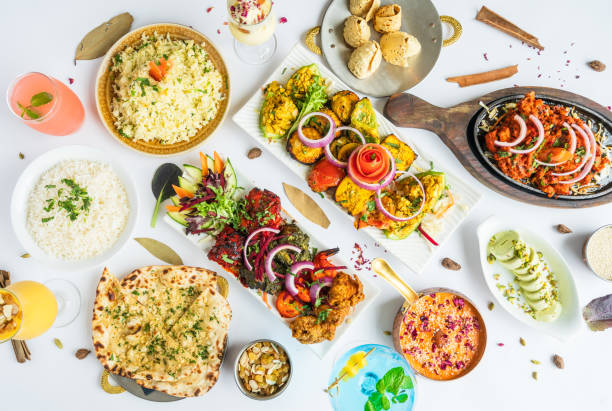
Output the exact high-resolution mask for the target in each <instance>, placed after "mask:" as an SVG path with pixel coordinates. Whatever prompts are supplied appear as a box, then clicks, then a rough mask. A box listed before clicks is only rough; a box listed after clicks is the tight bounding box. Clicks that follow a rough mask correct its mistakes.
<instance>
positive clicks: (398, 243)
mask: <svg viewBox="0 0 612 411" xmlns="http://www.w3.org/2000/svg"><path fill="white" fill-rule="evenodd" d="M311 63H316V64H317V65H318V66H319V69H320V70H321V74H322V75H323V77H324V78H326V79H327V80H329V81H330V82H331V85H330V87H329V90H328V92H329V94H330V95H332V94H334V93H336V92H338V91H340V90H348V89H349V88H348V86H347V85H345V84H344V83H342V82H341V81H340V80H339V79H338V78H337V77H336V76H335V75H334V74H333V73H332V72H331V71H329V70H328V69H327V68H326V67H325V66H324V65H323V64H322V62H321V59H320V58H319V57H317V56H316V55H314V54H313V53H311V52H310V51H308V50H307V49H305V48H304V47H302V46H301V45H300V44H297V45H296V46H295V47H293V50H291V53H289V55H288V56H287V57H286V58H285V59H284V60H283V62H282V63H281V64H280V65H279V66H278V67H277V68H276V70H274V72H273V73H272V75H271V76H270V77H269V78H268V79H267V80H266V82H265V83H264V85H265V84H268V83H270V82H271V81H273V80H277V81H281V82H283V83H286V82H287V80H288V79H289V77H290V76H291V75H292V74H293V72H294V71H295V70H297V69H298V68H300V67H302V66H305V65H308V64H311ZM262 87H263V85H262ZM262 87H258V88H257V92H256V93H255V94H254V95H253V96H252V97H251V98H250V99H249V101H247V103H246V104H245V105H244V106H243V107H242V108H241V109H240V111H238V112H237V113H236V114H235V115H234V117H233V120H234V122H235V123H236V124H238V125H239V126H240V127H242V128H243V129H244V131H246V132H247V133H248V134H249V135H250V136H251V138H253V139H254V140H255V141H257V142H258V143H261V144H263V146H264V147H265V148H266V149H267V150H268V151H269V152H270V153H271V154H272V155H274V157H276V158H277V159H278V160H279V161H281V162H282V163H284V164H285V165H286V166H287V167H289V169H291V170H292V171H293V172H294V173H295V174H297V175H298V176H300V177H302V178H303V180H304V184H303V187H302V189H303V190H304V191H305V192H309V191H310V188H309V187H308V184H306V176H307V175H308V172H309V170H310V167H309V166H306V165H304V164H300V163H298V162H297V161H295V160H294V159H292V158H291V156H290V155H289V154H288V153H287V151H286V150H285V144H284V142H283V143H278V142H274V143H269V142H266V141H265V140H264V139H263V135H262V133H261V131H260V129H259V109H260V107H261V105H262V104H263V93H262V92H261V89H262ZM376 117H377V119H378V123H379V127H378V130H379V132H380V135H381V136H387V135H389V134H395V135H396V136H398V137H399V138H401V139H402V141H404V142H405V143H406V144H409V145H410V146H411V147H412V149H413V150H414V151H415V153H417V154H418V155H419V157H418V158H417V160H416V161H415V162H414V164H413V165H412V167H411V171H416V172H418V171H424V170H429V168H430V160H431V159H433V157H432V156H428V155H426V154H424V153H423V151H421V150H420V149H419V148H418V147H417V146H415V145H414V144H413V143H412V142H411V141H410V139H408V138H406V137H405V136H402V135H401V133H400V131H399V130H398V129H397V128H396V127H395V126H393V124H391V122H390V121H389V120H387V119H386V118H385V116H383V115H382V114H381V113H379V112H376ZM434 166H435V169H436V170H440V171H444V167H443V166H442V165H441V164H439V163H438V162H436V161H435V160H434ZM446 181H447V183H448V184H449V186H450V187H451V191H452V193H453V196H454V197H455V200H456V203H458V204H459V205H458V206H454V207H452V208H451V209H450V210H449V211H448V212H447V213H446V215H445V216H444V218H443V219H442V225H441V227H440V231H439V232H438V233H430V234H431V235H432V236H433V237H434V239H435V240H436V241H437V242H438V244H440V245H441V244H442V243H444V241H446V240H447V239H448V238H449V237H450V235H451V234H452V233H453V231H455V229H456V228H457V227H458V226H459V224H461V222H462V221H463V220H464V219H465V217H466V216H467V215H468V213H469V211H470V210H471V209H472V207H474V205H475V204H476V203H477V202H478V200H479V199H480V193H479V192H478V191H476V190H475V189H474V188H473V187H472V186H470V185H468V184H466V183H465V182H463V181H461V180H460V179H459V178H457V177H455V176H454V175H452V174H450V173H446ZM326 198H329V199H330V201H331V203H332V204H334V206H335V207H337V208H338V209H339V210H341V211H342V213H343V214H344V215H346V222H345V224H347V225H350V226H351V227H352V225H353V217H351V216H350V215H349V214H348V213H346V211H345V210H344V209H343V208H342V207H341V206H340V205H339V204H338V203H336V202H335V201H334V200H333V198H331V197H329V196H328V195H326ZM363 231H365V232H366V233H367V234H368V235H369V236H370V237H372V238H373V239H374V240H375V241H377V242H378V243H379V244H380V245H382V246H383V247H384V248H385V249H386V250H387V251H389V252H390V253H391V254H393V255H394V256H396V257H397V258H399V259H400V260H401V261H402V262H403V263H404V264H406V265H407V266H408V267H409V268H410V269H412V270H413V271H415V272H416V273H419V274H420V273H421V272H422V271H423V268H424V267H425V265H426V264H427V262H428V261H429V259H430V258H431V257H432V256H433V255H434V253H435V249H434V248H433V247H432V246H430V245H429V243H428V242H427V241H426V240H425V239H423V238H421V236H419V235H418V234H417V233H413V234H412V235H410V236H409V237H408V238H406V239H404V240H390V239H388V238H387V237H385V235H384V234H383V232H382V231H381V230H379V229H376V228H372V227H369V228H365V229H363Z"/></svg>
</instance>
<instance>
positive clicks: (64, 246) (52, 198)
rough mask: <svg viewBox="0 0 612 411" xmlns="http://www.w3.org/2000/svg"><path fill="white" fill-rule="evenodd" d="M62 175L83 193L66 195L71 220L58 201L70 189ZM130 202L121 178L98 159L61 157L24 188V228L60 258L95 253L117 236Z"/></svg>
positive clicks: (117, 237) (119, 234)
mask: <svg viewBox="0 0 612 411" xmlns="http://www.w3.org/2000/svg"><path fill="white" fill-rule="evenodd" d="M64 179H67V180H71V181H72V182H74V183H75V184H76V185H77V186H78V187H80V188H81V189H83V190H85V191H86V193H84V194H83V197H82V198H86V197H87V198H89V200H87V201H88V203H89V204H88V205H87V210H85V209H83V206H84V204H85V202H84V200H82V199H81V200H79V201H72V203H73V204H74V205H75V206H76V207H75V214H78V216H76V218H74V217H73V218H74V220H73V221H71V219H70V213H69V212H68V211H67V209H66V208H67V207H62V206H60V205H59V204H60V202H61V201H66V200H67V198H68V197H69V196H70V195H71V193H72V192H73V191H72V190H73V189H72V188H71V187H70V186H69V185H67V184H66V183H65V182H64V181H62V180H64ZM129 213H130V207H129V203H128V196H127V192H126V190H125V187H124V186H123V183H122V182H121V180H120V179H119V177H118V176H117V174H116V173H115V172H114V171H113V169H112V168H111V166H110V165H108V164H106V163H102V162H98V161H89V160H66V161H62V162H61V163H58V164H56V165H55V166H53V167H51V168H50V169H49V170H47V171H45V172H44V173H43V174H42V176H41V177H40V179H39V180H38V182H37V183H36V185H35V186H34V188H33V189H32V192H31V193H30V196H29V198H28V204H27V214H26V226H27V229H28V232H29V233H30V235H31V236H32V238H33V239H34V241H35V242H36V244H38V246H39V247H40V248H41V249H42V250H43V251H44V252H45V253H47V254H49V255H51V256H53V257H56V258H58V259H61V260H70V261H75V260H83V259H87V258H91V257H94V256H96V255H99V254H101V253H103V252H104V251H106V250H107V249H109V248H110V247H112V246H113V244H115V242H117V240H118V239H119V237H120V236H121V233H122V232H123V230H124V228H125V226H126V225H127V221H128V215H129Z"/></svg>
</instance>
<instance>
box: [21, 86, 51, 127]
mask: <svg viewBox="0 0 612 411" xmlns="http://www.w3.org/2000/svg"><path fill="white" fill-rule="evenodd" d="M52 100H53V95H52V94H51V93H47V92H46V91H42V92H40V93H38V94H34V95H33V96H32V98H31V99H30V105H29V106H27V107H25V106H24V105H23V104H21V103H20V102H17V106H19V108H20V109H21V117H22V118H23V116H24V115H25V114H27V115H28V117H29V118H31V119H32V120H36V119H37V118H40V113H38V112H37V111H36V110H34V109H33V107H40V106H44V105H45V104H48V103H50V102H51V101H52Z"/></svg>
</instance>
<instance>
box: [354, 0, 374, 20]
mask: <svg viewBox="0 0 612 411" xmlns="http://www.w3.org/2000/svg"><path fill="white" fill-rule="evenodd" d="M379 6H380V0H350V2H349V10H350V12H351V14H353V15H355V16H358V17H362V18H364V19H365V21H370V20H371V19H372V17H374V13H375V12H376V10H377V9H378V7H379Z"/></svg>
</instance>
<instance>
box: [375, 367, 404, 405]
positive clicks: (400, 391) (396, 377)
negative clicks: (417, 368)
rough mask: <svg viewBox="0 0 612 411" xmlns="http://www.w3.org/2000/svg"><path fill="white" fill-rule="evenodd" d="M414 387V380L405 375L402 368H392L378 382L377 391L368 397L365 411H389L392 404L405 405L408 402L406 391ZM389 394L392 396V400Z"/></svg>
mask: <svg viewBox="0 0 612 411" xmlns="http://www.w3.org/2000/svg"><path fill="white" fill-rule="evenodd" d="M413 387H414V385H413V383H412V378H410V376H409V375H405V374H404V370H403V368H402V367H395V368H392V369H390V370H389V371H387V373H386V374H385V375H384V376H383V377H382V378H381V379H379V380H378V381H377V382H376V391H374V392H373V393H372V394H370V396H369V397H368V400H367V401H366V403H365V405H364V410H365V411H381V410H388V409H390V408H391V403H393V404H398V403H404V402H406V401H407V400H408V394H407V393H406V392H405V391H406V390H410V389H412V388H413ZM387 393H389V394H391V400H389V397H388V396H387Z"/></svg>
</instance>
